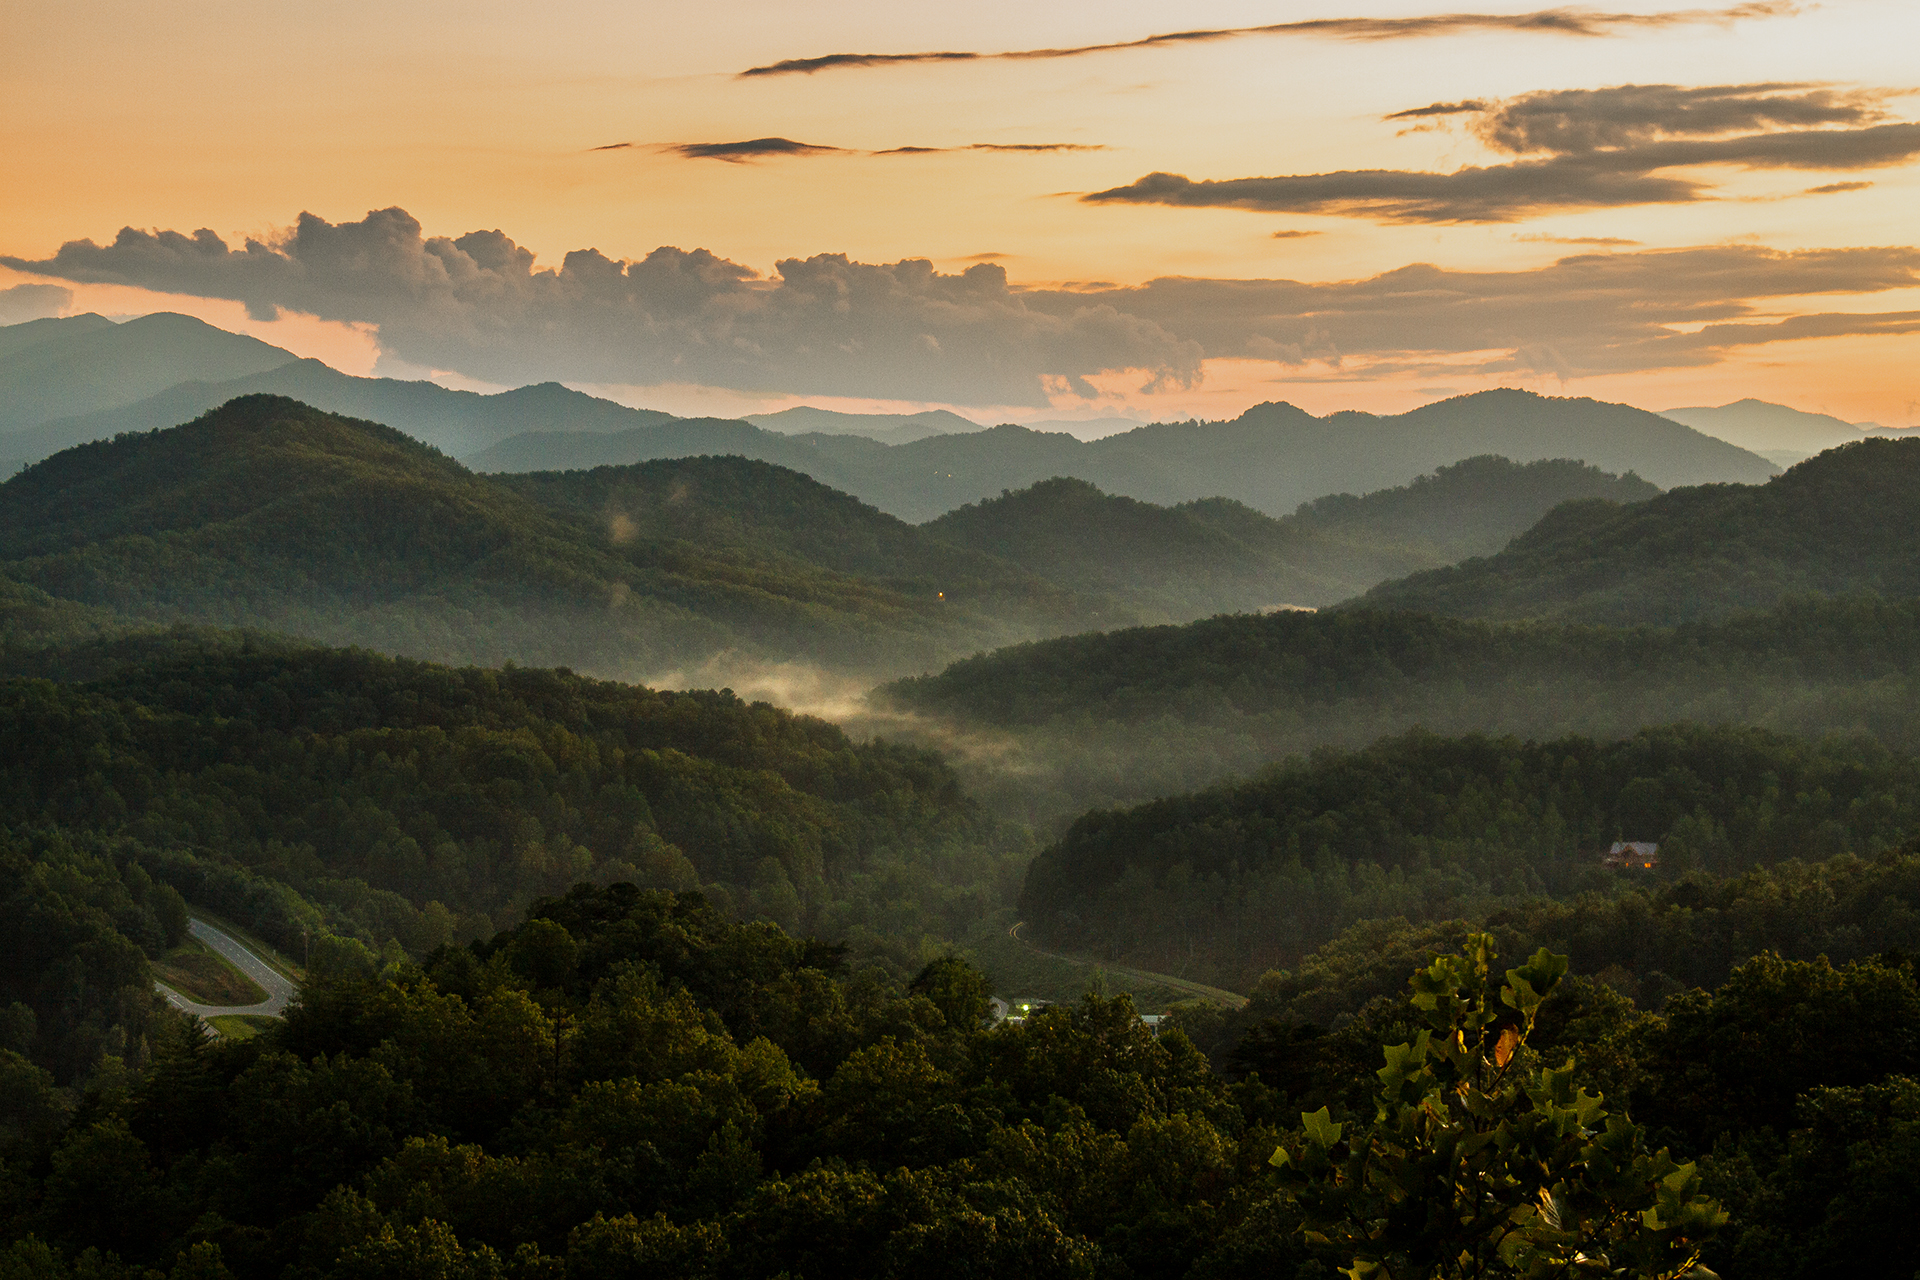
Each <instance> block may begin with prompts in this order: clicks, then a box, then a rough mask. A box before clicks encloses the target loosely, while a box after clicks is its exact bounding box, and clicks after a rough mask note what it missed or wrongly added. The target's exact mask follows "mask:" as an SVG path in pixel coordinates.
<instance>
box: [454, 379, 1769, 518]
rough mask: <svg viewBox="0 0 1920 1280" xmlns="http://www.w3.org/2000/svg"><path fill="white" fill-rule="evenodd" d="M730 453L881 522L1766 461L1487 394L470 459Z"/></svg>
mask: <svg viewBox="0 0 1920 1280" xmlns="http://www.w3.org/2000/svg"><path fill="white" fill-rule="evenodd" d="M689 453H739V454H742V455H744V456H747V457H756V458H763V459H765V460H767V461H772V462H778V463H780V464H781V465H783V466H791V467H794V468H795V469H797V470H801V471H805V472H807V474H809V475H812V476H813V477H814V478H815V479H818V480H821V481H823V482H825V483H828V484H831V485H833V486H834V487H835V488H839V489H845V490H846V491H847V492H849V493H852V494H854V495H855V496H856V497H858V498H860V499H861V500H862V501H865V502H870V503H872V504H873V505H874V506H876V507H879V508H880V509H881V510H882V511H888V512H892V513H893V514H895V515H898V516H900V517H902V518H903V519H907V520H912V521H916V522H918V521H926V520H931V519H933V518H935V517H937V516H939V515H941V514H943V513H944V512H947V511H951V510H953V509H954V508H955V507H959V506H962V505H964V504H966V503H969V502H980V501H982V500H988V499H991V498H993V497H996V496H997V495H999V494H1000V493H1002V492H1004V491H1007V490H1012V489H1024V488H1026V487H1027V486H1028V485H1031V484H1035V483H1037V482H1039V481H1042V480H1046V479H1049V478H1051V477H1055V476H1065V477H1070V478H1073V479H1078V480H1085V481H1086V482H1088V483H1089V484H1092V485H1095V486H1097V487H1098V488H1100V489H1101V490H1103V491H1104V492H1107V493H1110V494H1117V495H1120V496H1123V497H1129V498H1136V499H1139V500H1140V501H1143V502H1152V503H1157V504H1159V505H1162V506H1173V505H1176V504H1178V503H1182V502H1190V501H1193V500H1195V499H1200V498H1214V497H1223V498H1231V499H1233V500H1234V501H1236V502H1241V503H1245V504H1246V505H1247V506H1250V507H1252V508H1254V509H1255V510H1257V511H1261V512H1264V513H1265V514H1267V515H1270V516H1275V517H1278V516H1284V515H1287V514H1290V513H1292V512H1293V511H1294V510H1295V509H1297V508H1298V507H1299V506H1300V504H1302V503H1304V502H1311V501H1313V500H1314V499H1316V498H1320V497H1322V496H1324V495H1326V494H1330V493H1368V492H1371V491H1373V490H1376V489H1382V488H1387V487H1390V486H1394V485H1405V484H1409V483H1411V482H1412V481H1413V480H1414V478H1415V477H1417V476H1421V475H1425V474H1427V473H1429V472H1431V471H1433V470H1435V469H1436V468H1438V467H1444V466H1448V465H1451V464H1453V463H1456V462H1459V461H1460V460H1461V459H1463V458H1472V457H1477V456H1480V455H1483V454H1498V455H1500V456H1502V457H1506V458H1511V459H1514V460H1515V461H1518V462H1535V461H1540V460H1544V459H1552V458H1573V459H1577V460H1579V461H1582V462H1585V463H1588V464H1590V465H1593V466H1596V467H1599V468H1601V469H1602V470H1604V471H1608V472H1612V473H1614V474H1625V473H1626V472H1628V471H1632V472H1635V473H1636V474H1638V475H1640V476H1642V477H1644V478H1645V479H1646V480H1648V481H1649V482H1651V483H1653V484H1655V485H1659V486H1661V487H1663V488H1664V487H1670V486H1673V485H1691V484H1701V483H1705V482H1709V481H1733V482H1739V483H1758V482H1760V481H1762V480H1765V479H1767V478H1768V477H1769V476H1771V475H1774V474H1775V473H1776V468H1775V467H1774V466H1773V464H1772V463H1769V462H1767V461H1766V460H1765V459H1764V458H1761V457H1758V456H1757V455H1755V454H1751V453H1748V452H1746V451H1745V450H1743V449H1739V448H1736V447H1735V446H1733V445H1730V444H1727V443H1726V442H1725V441H1722V440H1715V439H1713V438H1712V437H1710V436H1706V435H1702V434H1701V433H1700V432H1698V431H1695V430H1693V429H1692V428H1690V427H1685V426H1682V425H1681V424H1679V423H1677V422H1674V421H1672V420H1670V419H1667V418H1662V417H1660V416H1658V415H1657V414H1651V413H1646V412H1644V411H1642V410H1640V409H1635V408H1631V407H1629V406H1627V405H1619V404H1606V403H1603V402H1601V401H1597V400H1583V399H1552V398H1548V397H1545V396H1538V395H1534V394H1532V393H1530V392H1525V391H1511V390H1509V391H1488V392H1482V393H1479V394H1477V395H1471V396H1460V397H1456V398H1455V399H1451V400H1443V401H1439V402H1437V403H1434V404H1430V405H1427V406H1425V407H1424V408H1420V409H1415V410H1413V411H1411V412H1409V413H1404V414H1399V415H1395V416H1389V417H1376V416H1374V415H1371V414H1362V413H1339V414H1334V415H1331V416H1330V417H1326V418H1316V417H1314V416H1313V415H1311V414H1309V413H1307V412H1305V411H1304V410H1302V409H1298V408H1295V407H1294V406H1292V405H1286V404H1263V405H1256V406H1254V407H1253V408H1251V409H1249V410H1247V411H1246V412H1245V413H1243V414H1241V415H1240V417H1238V418H1236V419H1234V420H1233V421H1231V422H1197V421H1196V422H1184V423H1156V424H1154V425H1151V426H1145V427H1139V428H1136V429H1135V430H1132V431H1127V432H1122V433H1120V434H1118V435H1111V436H1105V437H1103V438H1101V439H1099V440H1092V441H1082V440H1078V439H1075V438H1074V437H1073V436H1071V435H1067V434H1064V433H1061V432H1046V431H1032V430H1029V429H1027V428H1025V427H1017V426H1009V425H1002V426H997V427H992V428H989V429H987V430H984V431H974V432H967V433H956V434H951V435H940V436H933V437H929V438H927V439H924V440H915V441H913V442H911V443H909V444H902V445H894V446H888V445H885V444H881V443H880V442H878V441H876V440H868V439H864V438H862V437H859V436H844V435H840V436H835V435H820V434H814V435H806V436H780V435H777V434H775V433H773V432H763V431H759V430H758V429H757V428H753V427H749V426H746V425H745V424H742V423H725V422H720V421H716V420H686V421H682V422H674V423H667V424H664V425H663V426H661V427H659V428H640V429H636V430H633V431H625V432H620V433H617V434H614V435H602V434H590V433H572V434H567V433H548V434H544V435H537V436H536V435H529V436H525V437H519V438H516V439H512V440H507V441H503V442H502V443H501V444H500V445H499V446H497V447H496V448H494V449H491V450H488V451H486V452H485V453H483V454H481V455H478V456H476V457H474V458H471V459H469V461H470V462H471V463H472V465H473V466H474V467H475V468H476V469H478V470H483V471H533V470H551V469H556V468H568V467H585V466H598V465H604V464H609V463H627V462H638V461H642V460H644V459H647V458H657V457H673V456H678V455H683V454H689Z"/></svg>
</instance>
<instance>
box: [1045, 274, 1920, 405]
mask: <svg viewBox="0 0 1920 1280" xmlns="http://www.w3.org/2000/svg"><path fill="white" fill-rule="evenodd" d="M1915 287H1920V248H1913V247H1908V246H1889V247H1884V248H1867V249H1814V250H1803V251H1798V252H1782V251H1779V250H1774V249H1767V248H1763V247H1761V246H1758V245H1709V246H1702V247H1698V248H1688V249H1656V250H1642V251H1639V252H1619V253H1585V254H1578V255H1575V256H1572V257H1566V258H1561V259H1560V260H1558V261H1556V262H1554V263H1551V264H1549V265H1547V266H1543V267H1537V268H1529V269H1524V270H1516V271H1455V270H1449V269H1447V268H1444V267H1438V266H1433V265H1430V264H1425V263H1418V264H1414V265H1412V266H1406V267H1401V268H1399V269H1397V270H1394V271H1388V272H1384V273H1382V274H1380V275H1376V276H1371V277H1368V278H1366V279H1361V280H1346V281H1331V282H1326V283H1306V282H1301V281H1292V280H1207V279H1163V280H1154V281H1149V282H1148V283H1146V284H1143V285H1137V286H1131V287H1116V288H1109V289H1101V290H1085V289H1082V290H1073V291H1067V290H1060V291H1055V292H1051V293H1040V292H1034V291H1030V292H1028V293H1027V294H1026V295H1025V296H1026V297H1027V299H1028V300H1029V302H1030V303H1031V304H1032V305H1035V306H1043V307H1049V308H1059V309H1067V308H1073V307H1084V306H1086V305H1088V304H1089V303H1095V302H1098V303H1101V304H1104V305H1106V306H1110V307H1113V308H1114V309H1115V310H1119V311H1124V312H1126V313H1127V314H1130V315H1135V316H1139V317H1140V318H1141V319H1143V320H1150V321H1152V322H1153V323H1154V324H1156V325H1158V326H1160V327H1161V328H1163V329H1165V330H1167V331H1168V332H1171V333H1177V334H1179V335H1180V336H1181V337H1183V338H1188V339H1191V340H1193V341H1195V342H1198V343H1199V344H1200V345H1201V348H1202V349H1203V350H1204V351H1205V352H1206V354H1207V356H1208V357H1209V358H1239V359H1253V360H1271V361H1274V362H1276V363H1280V364H1285V365H1289V366H1292V367H1296V368H1299V367H1302V366H1308V365H1316V366H1324V367H1325V368H1326V369H1327V370H1328V372H1329V374H1330V375H1333V374H1337V375H1338V376H1340V377H1343V378H1347V377H1366V376H1381V375H1385V374H1392V373H1406V372H1415V373H1418V372H1423V371H1425V372H1426V375H1427V376H1435V375H1440V376H1445V375H1446V373H1447V371H1452V372H1453V373H1466V372H1472V373H1477V374H1501V373H1543V372H1544V373H1559V374H1561V375H1562V376H1566V377H1577V376H1584V375H1590V374H1611V373H1626V372H1642V371H1647V370H1655V369H1669V368H1683V367H1698V366H1704V365H1711V364H1715V363H1718V362H1719V361H1721V360H1724V359H1726V358H1727V357H1728V355H1729V354H1730V353H1732V352H1735V351H1737V350H1740V349H1743V348H1751V347H1754V346H1760V345H1765V344H1770V343H1776V342H1785V341H1794V340H1799V339H1805V338H1815V337H1835V336H1845V335H1854V334H1913V333H1920V312H1915V311H1895V312H1872V311H1862V310H1856V309H1854V308H1855V307H1857V306H1858V305H1859V304H1858V303H1857V302H1856V301H1855V300H1856V299H1864V298H1866V297H1868V296H1870V295H1873V294H1877V293H1882V292H1888V291H1894V290H1906V289H1912V288H1915ZM1818 295H1827V296H1830V297H1834V298H1835V299H1836V300H1839V299H1845V300H1846V301H1845V303H1843V304H1839V305H1836V306H1835V307H1834V308H1833V309H1831V310H1820V311H1809V312H1806V313H1803V314H1788V315H1785V316H1781V315H1780V314H1779V312H1780V311H1781V309H1782V306H1783V301H1782V300H1785V299H1793V298H1804V297H1813V296H1818Z"/></svg>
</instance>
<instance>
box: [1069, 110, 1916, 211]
mask: <svg viewBox="0 0 1920 1280" xmlns="http://www.w3.org/2000/svg"><path fill="white" fill-rule="evenodd" d="M1916 155H1920V124H1883V125H1874V126H1871V127H1868V128H1863V129H1803V130H1794V131H1790V132H1785V133H1759V134H1746V135H1741V136H1738V137H1731V138H1671V139H1666V140H1662V141H1654V142H1645V143H1639V144H1636V145H1632V146H1623V147H1611V148H1601V149H1595V150H1575V151H1569V152H1566V153H1564V154H1560V155H1554V156H1550V157H1548V158H1546V159H1542V160H1517V161H1514V162H1512V163H1510V164H1499V165H1485V166H1475V167H1471V168H1465V169H1458V170H1455V171H1454V172H1452V173H1420V172H1411V171H1406V170H1398V169H1359V170H1348V171H1346V172H1341V173H1315V174H1290V175H1284V176H1280V177H1271V178H1230V179H1225V180H1210V181H1198V182H1196V181H1194V180H1193V179H1191V178H1188V177H1186V176H1184V175H1182V174H1177V173H1150V174H1148V175H1147V176H1146V177H1144V178H1140V179H1138V180H1137V181H1135V182H1132V183H1129V184H1128V185H1126V186H1124V187H1114V188H1112V189H1111V190H1107V191H1095V192H1092V193H1089V194H1087V195H1084V196H1082V197H1081V199H1082V200H1084V201H1086V202H1089V203H1095V204H1101V203H1124V204H1162V205H1178V206H1185V207H1188V208H1230V209H1253V210H1259V211H1262V212H1269V213H1331V214H1345V215H1350V216H1358V217H1369V218H1374V219H1377V220H1379V221H1382V222H1511V221H1514V220H1516V219H1519V218H1524V217H1527V216H1529V215H1533V214H1539V213H1546V212H1551V211H1555V210H1568V209H1604V208H1620V207H1623V206H1627V205H1642V204H1687V203H1691V202H1693V201H1696V200H1702V199H1706V198H1708V196H1709V193H1708V190H1707V188H1706V187H1705V186H1704V185H1703V184H1702V183H1700V182H1698V181H1695V180H1693V179H1691V178H1683V177H1676V176H1672V175H1670V174H1668V173H1667V172H1666V171H1668V170H1674V169H1687V168H1698V167H1701V166H1706V165H1736V166H1739V167H1742V168H1747V169H1805V170H1849V169H1869V168H1877V167H1880V166H1883V165H1892V164H1900V163H1902V162H1905V161H1908V160H1911V159H1912V158H1913V157H1914V156H1916Z"/></svg>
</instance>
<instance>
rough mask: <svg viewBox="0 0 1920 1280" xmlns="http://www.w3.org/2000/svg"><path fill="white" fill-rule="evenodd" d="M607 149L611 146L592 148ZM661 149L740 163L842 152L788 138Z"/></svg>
mask: <svg viewBox="0 0 1920 1280" xmlns="http://www.w3.org/2000/svg"><path fill="white" fill-rule="evenodd" d="M596 149H597V150H607V151H610V150H612V149H613V148H611V147H602V148H596ZM663 149H664V150H667V151H670V152H672V153H674V154H675V155H678V156H682V157H684V158H686V159H688V160H725V161H728V162H730V163H732V164H740V163H742V162H744V161H747V160H758V159H759V158H760V157H762V156H826V155H835V154H839V153H841V152H842V150H843V149H842V148H840V147H823V146H818V145H816V144H814V143H811V142H795V141H794V140H793V139H791V138H749V139H748V140H747V141H745V142H674V143H669V144H667V145H666V146H665V147H664V148H663Z"/></svg>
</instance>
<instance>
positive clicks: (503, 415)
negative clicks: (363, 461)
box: [0, 354, 674, 462]
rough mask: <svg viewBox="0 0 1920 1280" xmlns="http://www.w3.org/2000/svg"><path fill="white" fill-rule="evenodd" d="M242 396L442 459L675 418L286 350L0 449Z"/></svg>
mask: <svg viewBox="0 0 1920 1280" xmlns="http://www.w3.org/2000/svg"><path fill="white" fill-rule="evenodd" d="M245 395H282V396H287V397H290V398H292V399H295V400H299V401H301V402H302V403H304V404H310V405H313V406H314V407H315V408H318V409H321V410H323V411H324V412H327V413H340V414H345V415H347V416H349V417H355V418H363V419H366V420H368V421H373V422H381V423H385V424H386V425H388V426H391V427H394V428H395V429H396V430H400V431H404V432H405V433H406V434H407V435H410V436H412V437H413V438H414V439H416V440H420V441H422V442H424V443H426V444H430V445H432V446H433V447H435V448H437V449H439V450H441V451H442V452H443V453H446V454H448V455H450V456H459V455H461V454H467V453H472V452H474V451H475V450H478V449H483V448H485V447H487V446H488V445H491V444H495V443H497V442H498V441H500V440H503V439H506V438H507V437H509V436H513V435H518V434H522V433H525V432H528V431H538V430H542V429H563V430H568V431H575V432H600V431H620V430H627V429H631V428H634V427H638V426H648V425H653V424H656V423H661V422H671V421H673V420H674V417H673V415H672V414H670V413H662V412H660V411H658V410H653V409H629V408H627V407H626V406H625V405H620V404H616V403H614V402H613V401H611V400H603V399H600V398H599V397H597V396H590V395H587V394H586V393H585V392H581V391H573V390H569V389H568V388H566V387H563V386H561V385H560V384H559V383H557V382H542V383H536V384H534V385H531V386H525V387H518V388H515V389H514V390H512V391H502V392H498V393H495V394H492V395H482V394H479V393H477V392H473V391H454V390H451V389H449V388H447V387H443V386H440V385H439V384H437V383H433V382H407V381H400V380H397V379H393V378H361V377H356V376H355V375H353V374H348V373H341V372H340V371H339V370H337V369H335V368H333V367H332V366H330V365H327V364H324V363H322V362H321V361H319V360H312V359H304V360H303V359H295V358H294V357H293V356H292V355H291V354H289V356H288V359H287V362H286V363H284V364H281V365H278V366H276V367H274V368H272V369H268V370H265V371H263V372H260V373H255V374H250V375H248V376H245V377H241V378H234V379H231V380H228V381H225V382H206V381H188V382H181V383H178V384H176V385H174V386H171V387H168V388H167V389H166V390H165V391H162V392H159V393H158V394H155V395H152V396H148V397H147V398H146V399H143V400H140V401H137V402H135V403H133V404H128V405H118V406H115V407H112V408H108V409H102V410H99V411H97V412H94V413H89V414H82V415H77V416H73V417H65V418H56V419H53V420H51V421H47V422H43V423H41V424H39V425H38V426H34V427H30V428H27V429H25V430H21V431H16V432H13V433H12V434H10V435H5V436H0V454H7V455H9V456H13V457H18V458H20V459H22V460H23V461H27V462H32V461H37V460H38V459H40V458H44V457H48V456H51V455H52V454H55V453H58V452H59V451H60V450H62V449H66V448H69V447H71V446H73V445H76V444H85V443H87V442H88V441H91V440H109V439H112V438H113V437H114V436H116V435H119V434H121V433H122V432H127V431H154V430H158V429H160V428H163V427H171V426H174V425H176V424H178V423H181V422H187V421H190V420H191V419H193V418H196V417H198V416H199V415H200V414H203V413H205V412H207V411H208V410H210V409H214V408H217V407H218V406H220V405H223V404H225V403H226V402H227V401H229V400H232V399H235V398H237V397H239V396H245Z"/></svg>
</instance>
